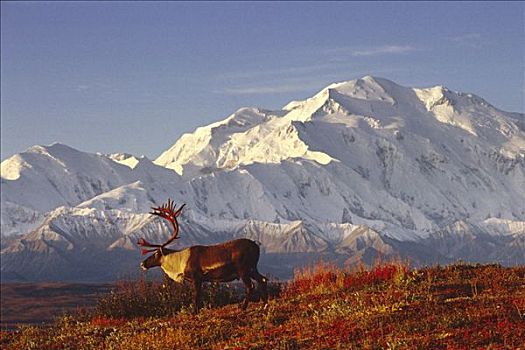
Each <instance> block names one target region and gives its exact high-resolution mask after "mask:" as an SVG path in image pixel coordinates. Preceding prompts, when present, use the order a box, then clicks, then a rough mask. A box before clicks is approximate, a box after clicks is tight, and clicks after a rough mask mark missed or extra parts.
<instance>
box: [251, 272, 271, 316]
mask: <svg viewBox="0 0 525 350" xmlns="http://www.w3.org/2000/svg"><path fill="white" fill-rule="evenodd" d="M252 278H253V279H254V280H256V281H257V286H258V287H259V290H260V292H261V296H262V299H263V301H264V307H266V306H267V305H268V288H267V283H268V279H267V278H266V277H264V276H263V275H261V274H260V273H259V271H257V269H255V271H253V272H252Z"/></svg>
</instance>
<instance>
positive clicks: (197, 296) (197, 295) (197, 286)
mask: <svg viewBox="0 0 525 350" xmlns="http://www.w3.org/2000/svg"><path fill="white" fill-rule="evenodd" d="M193 291H194V299H193V312H194V313H195V314H198V313H199V309H200V304H201V294H202V281H201V280H200V278H194V279H193Z"/></svg>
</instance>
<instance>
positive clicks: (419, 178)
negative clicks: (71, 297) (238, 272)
mask: <svg viewBox="0 0 525 350" xmlns="http://www.w3.org/2000/svg"><path fill="white" fill-rule="evenodd" d="M520 118H521V119H520ZM524 120H525V118H524V116H523V114H516V113H507V112H503V111H500V110H498V109H497V108H495V107H493V106H492V105H490V104H489V103H488V102H486V101H485V100H484V99H482V98H481V97H478V96H475V95H473V94H468V93H460V92H453V91H451V90H449V89H447V88H445V87H442V86H434V87H431V88H426V89H416V88H408V87H403V86H400V85H398V84H396V83H394V82H391V81H389V80H386V79H383V78H376V77H370V76H366V77H363V78H361V79H356V80H353V81H346V82H340V83H334V84H331V85H329V86H328V87H326V88H324V89H322V90H320V91H319V92H318V93H317V94H315V95H314V96H313V97H310V98H308V99H306V100H302V101H292V102H290V103H288V104H287V105H285V106H284V107H283V109H281V110H276V111H270V110H264V109H259V108H241V109H239V110H237V111H236V112H235V113H233V114H231V115H230V116H228V117H227V118H226V119H223V120H221V121H218V122H215V123H212V124H210V125H208V126H204V127H200V128H197V129H196V130H195V132H193V133H187V134H185V135H183V136H182V137H181V138H180V139H179V140H177V142H175V143H174V145H173V146H171V147H170V148H168V149H167V150H166V151H164V152H163V153H162V154H161V155H160V156H159V157H158V158H157V159H155V160H153V161H151V160H149V159H147V158H146V157H136V156H133V155H130V154H126V153H121V154H110V155H104V154H88V153H84V152H81V151H77V150H74V149H72V148H70V147H68V146H65V145H61V144H53V145H51V146H47V147H46V146H35V147H32V148H30V149H29V150H27V151H26V152H23V153H21V154H19V155H15V156H13V157H11V158H9V159H7V160H5V161H4V162H2V236H3V237H7V236H11V237H15V239H14V240H15V241H17V243H10V244H7V245H5V244H2V258H3V259H2V260H3V261H4V260H5V261H6V262H7V263H4V262H3V263H2V272H3V273H4V272H7V271H9V273H10V274H11V275H17V274H18V275H20V271H18V270H17V269H16V266H15V265H16V264H18V265H20V266H22V265H23V266H29V267H30V266H32V265H31V264H32V262H31V261H32V260H31V251H37V250H38V249H37V248H36V245H35V247H34V248H30V247H27V246H26V247H25V248H24V250H23V251H14V250H13V249H14V248H13V247H14V246H17V247H19V248H20V247H21V245H20V244H21V243H20V239H18V238H16V237H18V235H22V236H21V237H24V235H25V236H27V237H32V239H36V241H39V240H40V241H39V243H38V246H39V247H47V245H46V243H45V242H43V238H42V237H40V236H36V238H35V236H31V235H32V234H33V235H34V233H35V232H37V231H40V232H44V231H45V232H54V234H56V235H58V236H59V237H58V238H60V237H62V236H63V237H62V238H64V237H66V236H68V235H69V236H74V235H75V234H78V232H88V231H89V230H93V231H95V232H97V231H98V229H97V228H96V227H95V226H93V225H94V224H93V222H95V223H97V224H99V225H102V226H104V225H106V224H103V223H101V222H99V221H97V220H99V219H96V218H95V219H93V220H94V221H93V220H92V221H93V222H87V221H85V218H82V215H79V214H78V213H82V211H85V210H95V211H96V213H97V214H96V215H98V217H104V216H105V217H106V218H111V220H114V221H115V222H117V221H118V222H121V223H122V224H118V225H117V224H110V225H109V226H107V229H108V230H109V231H111V232H114V233H115V237H114V240H113V241H111V242H107V243H106V244H105V247H106V248H104V249H106V250H107V251H108V252H116V251H119V252H120V253H118V254H116V255H115V256H117V255H118V256H119V257H121V256H126V258H123V259H124V260H125V261H133V262H134V263H135V262H136V261H137V257H136V256H135V257H133V256H132V255H133V253H134V246H133V239H136V238H138V236H139V235H144V236H145V237H146V238H147V239H148V240H150V239H151V240H154V241H157V240H161V239H166V238H167V237H168V236H169V233H168V230H167V226H165V225H161V226H151V224H148V225H150V226H148V225H146V226H144V225H142V224H137V221H136V220H138V221H139V222H144V223H145V222H148V221H147V219H146V218H147V217H148V215H147V214H145V213H147V212H148V210H149V208H150V207H151V206H156V205H160V204H162V203H163V202H165V201H166V199H167V198H168V197H171V198H175V199H176V200H177V201H184V202H185V203H187V207H186V208H187V209H185V214H184V218H185V219H184V220H185V224H183V226H182V227H183V231H182V232H183V233H184V234H188V240H187V241H185V240H182V242H183V243H185V244H195V243H214V242H218V241H221V240H225V239H231V238H234V237H240V236H248V237H254V238H256V239H258V240H261V239H262V242H263V248H268V249H269V250H268V252H269V253H271V254H282V255H283V259H284V260H285V261H287V262H289V266H290V268H291V267H292V266H296V265H297V264H300V263H301V262H302V261H303V260H304V256H303V257H295V256H296V255H298V254H299V253H301V254H302V253H304V254H310V256H311V258H314V257H319V256H325V255H326V256H330V257H333V258H335V259H336V260H338V261H341V262H343V261H355V259H357V257H363V256H364V257H371V256H374V255H376V256H377V255H382V254H384V255H390V254H399V255H406V256H408V255H414V256H419V257H421V260H422V261H421V262H422V263H425V261H423V260H424V256H425V255H428V256H429V257H430V256H432V258H429V259H428V261H427V262H435V260H441V261H451V260H454V259H456V258H467V259H471V260H482V261H486V259H489V258H490V259H496V260H498V261H502V262H506V263H513V261H517V262H520V261H525V249H524V244H523V235H524V232H523V231H524V230H525V224H524V222H525V186H522V185H523V183H525V132H524V128H523V125H525V122H524ZM59 206H65V208H70V209H67V210H66V209H64V212H63V213H58V214H59V215H58V216H57V215H56V213H55V214H53V213H54V210H55V208H57V207H59ZM68 210H69V211H68ZM137 215H138V216H137ZM138 217H140V218H141V219H137V218H138ZM49 218H53V219H52V220H51V221H50V220H49ZM68 218H69V219H70V220H69V221H68ZM53 220H55V221H56V220H59V221H60V220H61V221H60V222H69V224H68V225H62V226H60V227H61V229H60V231H61V232H56V230H55V231H54V229H53V227H51V226H52V225H51V226H50V223H54V222H55V221H53ZM293 223H295V224H293ZM119 225H120V226H119ZM137 225H138V226H137ZM290 225H292V226H290ZM294 225H295V226H294ZM345 225H346V226H345ZM348 225H350V226H348ZM55 227H56V225H55ZM148 227H150V228H148ZM152 227H155V228H156V229H158V230H159V231H158V232H155V230H153V228H152ZM192 227H195V228H196V229H194V228H192ZM87 228H89V230H88V231H86V230H87ZM131 228H133V229H131ZM350 228H351V229H350ZM35 230H36V231H35ZM42 230H43V231H42ZM130 230H131V231H130ZM265 230H266V231H265ZM349 230H350V232H348V231H349ZM354 231H355V232H354ZM75 232H76V233H75ZM261 232H266V233H264V234H263V236H261ZM330 232H332V234H330ZM336 232H339V233H336ZM341 232H347V236H345V237H354V236H356V237H354V238H353V240H352V241H351V242H346V245H345V247H342V246H340V244H341V242H342V241H344V238H341V237H340V235H341ZM352 232H354V233H352ZM367 232H368V233H367ZM371 232H374V235H377V237H376V238H375V239H371V240H367V239H364V236H363V239H364V240H363V239H360V238H359V237H357V236H359V235H367V234H370V233H371ZM465 233H467V235H465ZM38 237H40V238H38ZM287 237H288V238H287ZM21 239H24V238H21ZM60 239H61V238H60ZM340 239H342V240H341V241H340ZM358 241H359V242H365V243H357V242H358ZM454 245H457V246H458V247H457V248H453V246H454ZM358 246H359V247H362V248H363V249H365V250H367V249H368V250H367V252H372V253H367V254H364V253H363V252H362V251H360V249H357V247H358ZM433 246H435V247H436V249H434V252H432V247H433ZM272 247H273V248H272ZM276 247H284V248H283V249H281V250H275V249H276ZM349 247H353V248H352V249H350V248H349ZM490 247H492V249H491V248H490ZM59 248H60V249H62V250H60V249H59V251H57V252H56V254H57V256H64V257H68V254H73V253H75V252H77V251H86V252H87V253H86V254H87V256H89V252H90V251H93V249H94V248H89V247H87V246H86V244H83V245H82V244H81V245H80V246H78V247H74V248H73V249H71V250H72V251H69V250H68V249H67V248H64V247H62V246H60V247H59ZM46 249H47V248H46ZM54 249H58V248H54ZM108 249H109V250H108ZM476 250H479V254H477V255H476ZM22 252H25V253H23V254H22ZM502 252H506V254H508V256H509V258H507V257H506V256H505V255H504V254H503V253H502ZM93 254H95V253H93ZM96 254H99V252H97V253H96ZM111 254H113V253H108V256H110V255H111ZM119 254H120V255H119ZM122 254H123V255H122ZM299 255H300V254H299ZM108 256H106V257H105V258H103V259H102V260H103V261H106V260H107V259H109V260H107V261H111V259H114V258H115V257H113V258H108ZM286 256H288V257H289V259H288V258H286ZM21 257H23V258H21ZM42 259H43V260H41V262H40V264H41V265H42V266H45V265H46V262H45V261H46V260H45V259H44V258H42ZM302 259H303V260H302ZM432 259H434V260H432ZM512 259H514V260H512ZM58 260H60V259H58ZM20 261H23V263H21V262H20ZM15 262H16V263H15ZM78 264H79V266H81V265H82V261H79V262H78ZM55 265H56V263H52V264H50V265H49V268H48V270H49V271H50V270H52V268H55V267H56V266H55ZM90 273H91V272H90ZM23 274H25V275H28V276H29V275H31V270H30V268H27V269H25V270H24V273H23Z"/></svg>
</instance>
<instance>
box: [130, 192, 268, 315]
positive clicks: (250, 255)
mask: <svg viewBox="0 0 525 350" xmlns="http://www.w3.org/2000/svg"><path fill="white" fill-rule="evenodd" d="M153 209H154V211H153V212H152V213H151V214H154V215H159V216H161V217H163V218H165V219H167V220H168V221H169V222H170V223H171V224H172V226H173V229H174V233H173V235H172V236H171V237H170V239H168V241H167V242H166V243H164V244H162V245H157V244H151V243H148V242H146V241H145V240H144V239H140V240H139V242H138V244H139V245H141V246H144V247H155V249H152V250H144V251H143V253H150V252H153V254H152V255H150V256H149V257H148V258H147V259H145V260H144V261H143V262H142V263H141V264H140V266H141V268H142V269H143V270H148V269H150V268H153V267H160V268H161V269H162V270H163V271H164V272H165V273H166V274H167V275H168V276H169V277H170V278H171V279H172V280H174V281H175V282H178V283H182V282H184V281H189V282H191V283H192V284H193V287H194V311H195V312H196V313H197V312H198V311H199V308H200V299H201V292H202V283H203V282H230V281H233V280H236V279H240V280H241V281H242V282H243V283H244V286H245V288H246V296H245V299H244V302H243V303H242V308H243V309H246V308H247V307H248V302H249V298H250V296H251V295H252V293H253V291H254V289H255V286H254V284H253V281H252V279H253V280H255V281H257V284H258V286H259V289H260V292H261V296H262V298H263V301H264V303H265V305H266V304H267V303H268V291H267V279H266V277H264V276H263V275H261V274H260V273H259V271H258V270H257V263H258V262H259V256H260V249H259V246H258V245H257V243H255V242H254V241H252V240H250V239H246V238H241V239H236V240H233V241H229V242H225V243H221V244H217V245H212V246H204V245H195V246H192V247H189V248H186V249H182V250H172V249H168V248H164V246H165V245H167V244H169V243H170V242H172V241H173V240H174V239H175V238H178V237H177V236H178V229H179V226H178V223H177V220H176V218H177V216H178V215H179V214H180V212H181V210H182V207H181V208H180V209H179V210H177V211H175V208H174V206H173V203H171V201H168V204H167V205H164V206H162V207H158V208H153Z"/></svg>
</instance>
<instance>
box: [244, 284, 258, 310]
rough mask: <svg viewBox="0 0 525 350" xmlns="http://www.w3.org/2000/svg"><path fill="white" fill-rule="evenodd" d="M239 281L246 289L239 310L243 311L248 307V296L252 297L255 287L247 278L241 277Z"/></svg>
mask: <svg viewBox="0 0 525 350" xmlns="http://www.w3.org/2000/svg"><path fill="white" fill-rule="evenodd" d="M241 280H242V282H243V283H244V287H245V289H246V296H245V297H244V301H243V303H242V305H241V308H242V309H243V310H246V308H247V307H248V303H249V302H250V296H251V295H252V292H253V290H254V289H255V286H254V285H253V282H252V280H251V278H250V277H248V276H243V277H241Z"/></svg>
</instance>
